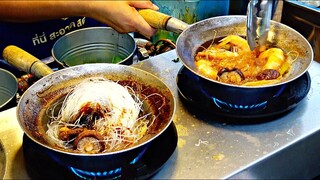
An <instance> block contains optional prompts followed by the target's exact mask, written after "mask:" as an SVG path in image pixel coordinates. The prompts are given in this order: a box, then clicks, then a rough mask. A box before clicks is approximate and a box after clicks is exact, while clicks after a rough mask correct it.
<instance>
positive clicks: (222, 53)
mask: <svg viewBox="0 0 320 180" xmlns="http://www.w3.org/2000/svg"><path fill="white" fill-rule="evenodd" d="M238 55H239V54H238V53H236V52H231V51H227V50H225V49H215V48H212V49H206V50H204V51H202V52H198V54H197V58H200V59H202V58H206V59H208V60H221V59H226V58H234V57H237V56H238Z"/></svg>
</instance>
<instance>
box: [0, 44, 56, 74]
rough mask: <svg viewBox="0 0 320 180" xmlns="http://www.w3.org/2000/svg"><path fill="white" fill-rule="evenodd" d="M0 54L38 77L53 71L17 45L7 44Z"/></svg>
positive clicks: (10, 62)
mask: <svg viewBox="0 0 320 180" xmlns="http://www.w3.org/2000/svg"><path fill="white" fill-rule="evenodd" d="M2 56H3V58H4V60H5V61H7V62H8V63H9V64H11V65H12V66H14V67H16V68H18V69H20V70H21V71H24V72H26V73H31V74H33V75H35V76H36V77H38V78H41V77H43V76H46V75H48V74H51V73H53V70H52V69H51V68H50V67H49V66H48V65H46V64H45V63H43V62H42V61H40V60H39V59H38V58H36V57H34V56H33V55H31V54H29V53H28V52H26V51H25V50H23V49H21V48H19V47H17V46H14V45H9V46H7V47H6V48H5V49H4V50H3V52H2Z"/></svg>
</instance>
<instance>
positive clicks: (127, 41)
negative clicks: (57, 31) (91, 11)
mask: <svg viewBox="0 0 320 180" xmlns="http://www.w3.org/2000/svg"><path fill="white" fill-rule="evenodd" d="M135 50H136V43H135V41H134V39H133V37H131V36H130V35H129V34H120V33H118V32H117V31H115V30H114V29H112V28H110V27H90V28H83V29H79V30H76V31H73V32H70V33H68V34H66V35H64V36H62V37H61V38H60V39H58V40H57V41H56V42H55V44H54V45H53V48H52V50H51V54H52V57H53V58H54V59H55V60H56V61H57V62H58V63H59V64H61V65H62V66H64V67H68V66H75V65H80V64H87V63H114V64H118V63H119V64H124V65H131V64H132V63H133V56H134V53H135Z"/></svg>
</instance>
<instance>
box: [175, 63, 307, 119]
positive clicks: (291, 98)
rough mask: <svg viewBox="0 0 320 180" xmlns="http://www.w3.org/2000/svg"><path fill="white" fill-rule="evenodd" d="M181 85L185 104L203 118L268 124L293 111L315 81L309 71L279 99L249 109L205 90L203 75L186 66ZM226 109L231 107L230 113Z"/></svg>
mask: <svg viewBox="0 0 320 180" xmlns="http://www.w3.org/2000/svg"><path fill="white" fill-rule="evenodd" d="M207 83H210V82H209V81H208V82H207ZM177 85H178V92H179V95H180V97H181V100H182V102H183V103H184V105H185V106H186V108H187V109H188V110H189V111H191V112H192V113H195V114H197V115H199V116H204V114H205V115H214V117H215V118H216V119H217V120H219V121H225V122H232V123H239V122H241V123H251V122H261V121H268V120H271V119H274V118H275V117H276V116H282V115H284V114H286V113H287V112H289V111H290V110H292V109H293V108H294V107H296V106H297V105H298V103H299V102H300V101H301V100H302V99H303V98H304V97H305V96H306V95H307V94H308V92H309V90H310V86H311V79H310V75H309V73H308V72H306V73H305V74H304V75H302V76H301V77H299V78H298V79H296V80H294V81H292V82H290V83H288V84H286V85H285V86H283V87H282V89H281V90H280V91H279V93H278V94H276V95H275V98H272V99H270V100H268V101H264V102H261V103H259V104H256V105H248V106H243V105H241V106H239V105H232V104H229V103H226V102H223V101H220V100H219V99H217V98H215V97H212V96H211V95H209V94H210V93H207V92H206V91H209V90H208V89H206V88H205V87H204V85H203V81H201V82H200V78H199V76H197V75H196V74H194V73H193V72H191V71H190V70H188V69H187V68H185V67H182V68H181V69H180V71H179V73H178V76H177ZM222 93H223V92H222ZM226 108H231V109H230V112H228V111H227V110H226ZM256 109H258V110H256ZM236 120H241V121H236Z"/></svg>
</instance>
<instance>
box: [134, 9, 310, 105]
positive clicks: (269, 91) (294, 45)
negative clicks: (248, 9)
mask: <svg viewBox="0 0 320 180" xmlns="http://www.w3.org/2000/svg"><path fill="white" fill-rule="evenodd" d="M144 11H146V12H141V13H140V14H141V15H142V16H143V17H144V18H145V19H146V20H147V22H148V23H149V24H150V25H151V26H154V27H157V28H162V29H168V30H171V29H172V28H173V29H175V30H174V32H178V33H181V34H180V35H179V37H178V39H177V42H176V51H177V55H178V57H179V58H180V60H181V62H182V63H183V65H184V66H185V67H186V68H188V69H189V70H190V71H191V72H192V73H194V74H195V75H197V76H198V77H199V78H200V80H201V82H202V83H201V84H199V85H201V86H203V90H204V91H205V92H204V93H206V94H208V95H210V96H211V97H213V98H215V99H216V100H218V101H220V102H222V103H224V104H230V105H232V106H234V107H251V106H256V105H258V104H261V103H264V104H265V103H266V102H267V101H268V100H270V99H272V98H277V97H278V95H279V94H281V92H282V90H283V89H284V86H285V85H286V84H287V83H290V82H291V81H293V80H295V79H297V78H299V77H300V76H301V75H303V74H304V73H306V71H307V70H308V68H309V67H310V65H311V63H312V61H313V50H312V47H311V45H310V44H309V42H308V41H307V40H306V39H305V38H304V37H303V36H302V35H301V34H299V33H298V32H297V31H296V30H294V29H292V28H290V27H288V26H286V25H284V24H281V23H279V22H275V21H271V22H270V31H269V34H268V41H270V42H271V43H273V44H274V45H275V46H277V47H280V48H281V49H283V50H284V51H285V52H289V51H295V52H298V53H299V56H298V58H297V60H296V61H295V62H294V63H293V65H292V69H291V72H290V74H289V75H288V76H286V77H285V78H282V79H281V81H280V82H279V83H277V84H268V85H261V86H250V87H249V86H238V85H231V84H226V83H222V82H218V81H215V80H213V79H210V78H208V77H206V76H204V75H202V74H201V73H199V70H198V69H197V67H196V66H195V60H194V57H195V55H196V51H197V49H198V48H199V47H200V46H201V45H203V44H204V43H205V42H208V41H211V40H213V38H219V37H225V36H228V35H240V36H246V21H247V17H246V16H240V15H236V16H218V17H213V18H209V19H205V20H202V21H199V22H197V23H194V24H192V25H189V26H187V25H185V23H184V22H181V21H179V20H177V19H175V18H173V17H169V16H167V15H164V14H159V13H158V12H155V11H152V10H144ZM146 15H148V17H149V18H148V17H146ZM150 16H152V17H153V18H150ZM168 25H170V28H168V27H167V26H168ZM215 33H216V34H215ZM214 35H215V37H214ZM240 109H241V110H243V111H248V110H251V109H247V108H240ZM238 110H239V108H237V111H238ZM226 111H232V110H226Z"/></svg>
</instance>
